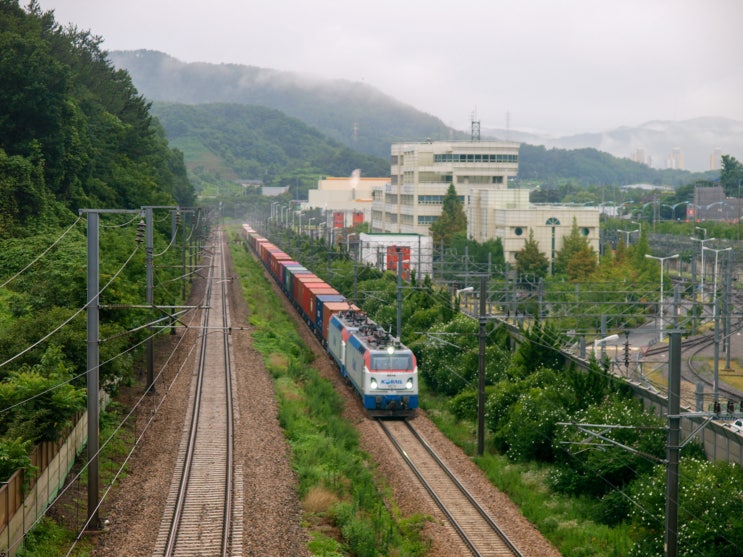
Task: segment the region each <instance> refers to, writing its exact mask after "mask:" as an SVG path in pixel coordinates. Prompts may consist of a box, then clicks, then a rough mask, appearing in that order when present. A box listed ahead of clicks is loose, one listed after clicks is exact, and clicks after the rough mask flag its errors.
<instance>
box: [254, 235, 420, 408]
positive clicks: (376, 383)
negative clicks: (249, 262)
mask: <svg viewBox="0 0 743 557" xmlns="http://www.w3.org/2000/svg"><path fill="white" fill-rule="evenodd" d="M242 235H243V239H244V241H245V242H246V243H247V245H248V246H249V247H250V249H251V250H252V251H253V253H254V254H255V255H256V257H258V259H260V260H261V261H262V263H263V265H264V266H265V267H266V269H267V270H268V273H269V274H270V275H271V277H272V278H273V280H274V281H276V283H277V284H278V285H279V287H280V288H281V290H282V291H283V292H284V294H285V295H286V296H287V298H288V299H289V300H290V301H291V303H292V305H293V306H294V307H295V308H296V310H297V311H298V312H299V314H300V315H301V316H302V319H303V320H304V321H305V323H306V324H307V325H308V326H309V328H310V329H311V330H312V332H313V333H314V334H315V336H317V338H318V339H319V340H320V342H321V343H322V345H323V347H324V348H325V349H326V350H327V352H328V354H329V355H330V356H331V358H332V359H333V360H334V361H335V363H336V364H337V365H338V368H339V369H340V373H341V376H342V377H344V378H345V379H346V380H347V381H348V382H349V383H350V384H351V386H352V388H353V389H354V390H355V391H356V393H357V394H358V395H359V397H360V398H361V401H362V404H363V406H364V409H365V411H366V413H367V414H368V415H369V416H372V417H412V416H414V415H415V410H416V409H417V408H418V366H417V363H416V359H415V355H414V354H413V352H412V350H410V349H409V348H407V347H406V346H404V345H403V344H402V343H401V342H400V340H399V339H398V338H395V337H393V336H392V335H390V334H389V333H388V332H386V331H385V330H384V328H383V327H380V326H379V325H377V324H376V323H374V322H373V321H372V320H371V319H369V318H368V316H366V314H364V312H362V311H361V310H360V309H359V308H358V307H356V306H355V305H354V304H352V303H351V302H350V301H349V300H347V299H346V298H345V297H344V296H343V295H342V294H341V293H340V292H338V291H337V290H335V289H334V288H333V287H332V286H330V285H329V284H327V283H326V282H325V281H323V280H322V279H321V278H319V277H318V276H317V275H315V274H313V273H312V272H311V271H310V270H308V269H306V268H305V267H303V266H302V265H301V264H300V263H298V262H297V261H294V260H293V259H292V257H291V256H289V255H288V254H286V253H284V252H283V251H282V250H281V249H280V248H278V247H277V246H276V245H274V244H272V243H271V242H269V241H268V240H267V239H266V238H264V237H263V236H261V235H260V234H259V233H258V232H257V231H255V230H253V228H252V227H251V226H250V225H248V224H243V227H242Z"/></svg>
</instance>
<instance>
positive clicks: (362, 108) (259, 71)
mask: <svg viewBox="0 0 743 557" xmlns="http://www.w3.org/2000/svg"><path fill="white" fill-rule="evenodd" d="M108 55H109V58H110V60H111V62H112V63H113V64H114V65H115V66H117V67H119V68H123V69H126V70H127V71H128V72H129V74H130V75H131V77H132V81H133V82H134V85H135V86H136V87H137V89H138V91H139V92H140V93H141V94H142V95H144V96H145V97H146V98H147V99H149V100H151V101H164V102H178V103H184V104H207V103H236V104H251V105H259V106H264V107H268V108H273V109H276V110H280V111H281V112H283V113H285V114H287V115H288V116H293V117H295V118H299V119H300V120H302V121H304V122H305V123H307V124H309V125H310V126H313V127H315V128H317V129H318V130H320V131H322V132H323V133H324V134H326V135H327V136H328V137H330V138H332V139H335V140H336V141H339V142H340V143H342V144H344V145H347V146H349V147H351V148H353V149H355V150H357V151H360V152H362V153H366V154H369V155H374V156H378V157H384V158H389V155H390V147H389V146H390V144H391V143H394V142H399V141H420V140H423V139H425V138H432V139H444V138H449V137H453V136H460V137H461V132H454V130H451V129H450V128H448V127H447V126H446V125H445V124H444V123H443V122H442V121H441V120H440V119H438V118H436V117H434V116H431V115H430V114H425V113H424V112H421V111H419V110H417V109H415V108H414V107H412V106H408V105H406V104H404V103H402V102H400V101H398V100H396V99H394V98H392V97H390V96H388V95H385V94H384V93H382V92H380V91H378V90H377V89H374V88H373V87H370V86H369V85H365V84H362V83H355V82H351V81H344V80H323V79H319V78H316V77H312V76H306V75H301V74H296V73H290V72H281V71H277V70H271V69H265V68H258V67H254V66H243V65H237V64H207V63H201V62H197V63H185V62H181V61H180V60H177V59H175V58H173V57H172V56H169V55H167V54H164V53H162V52H157V51H152V50H135V51H111V52H109V53H108ZM390 122H393V123H394V125H393V126H391V125H390Z"/></svg>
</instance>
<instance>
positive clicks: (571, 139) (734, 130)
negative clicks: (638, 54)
mask: <svg viewBox="0 0 743 557" xmlns="http://www.w3.org/2000/svg"><path fill="white" fill-rule="evenodd" d="M482 133H483V135H487V136H493V137H501V138H506V137H508V138H509V139H510V140H512V141H521V142H524V143H529V144H531V145H544V146H545V147H547V148H551V147H556V148H560V149H584V148H592V149H597V150H599V151H603V152H605V153H609V154H611V155H614V156H615V157H619V158H632V156H633V155H634V154H635V153H637V152H638V150H642V151H643V152H644V155H645V156H646V157H647V158H648V164H649V165H650V166H651V167H652V168H657V169H665V168H667V164H666V163H667V159H668V157H669V156H670V155H671V152H672V151H673V149H680V150H681V155H682V157H683V169H685V170H691V171H696V172H704V171H707V170H710V156H712V154H713V153H714V151H715V149H717V148H719V149H720V150H721V154H722V155H732V156H734V157H735V158H736V159H738V160H743V122H738V121H737V120H731V119H729V118H721V117H704V118H694V119H692V120H683V121H679V122H675V121H674V122H672V121H661V120H654V121H651V122H646V123H644V124H642V125H640V126H637V127H629V126H622V127H620V128H617V129H615V130H610V131H605V132H599V133H583V134H577V135H571V136H566V137H548V136H544V135H537V134H530V133H523V132H519V131H515V130H504V129H484V130H483V131H482ZM640 162H642V161H640Z"/></svg>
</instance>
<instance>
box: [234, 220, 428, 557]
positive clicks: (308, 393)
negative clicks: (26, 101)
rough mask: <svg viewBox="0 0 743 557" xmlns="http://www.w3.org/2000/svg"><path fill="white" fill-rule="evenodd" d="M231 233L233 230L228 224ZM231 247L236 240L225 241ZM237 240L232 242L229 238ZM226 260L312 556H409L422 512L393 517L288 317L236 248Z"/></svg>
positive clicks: (258, 270) (419, 546) (416, 544)
mask: <svg viewBox="0 0 743 557" xmlns="http://www.w3.org/2000/svg"><path fill="white" fill-rule="evenodd" d="M231 234H233V235H236V231H234V230H232V231H231ZM233 245H236V244H233ZM237 245H239V244H237ZM232 258H233V262H234V264H235V267H236V271H237V273H238V276H239V277H240V282H241V285H242V289H243V294H244V297H245V299H246V301H247V303H248V305H249V307H250V312H251V315H250V323H251V325H252V326H253V329H254V330H253V339H254V343H253V345H254V347H255V348H256V349H257V350H258V351H259V352H260V353H261V354H262V356H263V361H264V363H265V365H266V367H267V369H268V370H269V371H270V373H271V374H272V376H273V378H274V384H275V392H276V397H277V400H278V404H279V416H278V417H279V423H280V424H281V427H282V428H283V429H284V432H285V435H286V438H287V440H288V442H289V445H290V447H291V451H292V465H293V467H294V469H295V470H296V472H297V477H298V480H299V486H298V490H299V496H300V499H301V501H302V507H303V510H304V524H305V526H306V527H307V528H308V530H309V531H310V535H311V538H312V541H311V542H310V543H309V545H308V547H309V549H310V551H312V552H313V554H315V555H323V556H335V555H337V556H346V555H349V554H350V555H355V556H358V557H377V556H381V555H385V556H386V555H394V556H396V557H404V556H409V557H416V556H419V555H424V554H425V552H426V551H427V550H428V547H429V544H428V543H427V542H426V540H423V539H422V538H421V532H422V528H423V525H424V524H425V517H418V516H416V517H400V516H398V514H397V513H396V512H395V511H394V510H390V508H391V507H393V503H392V502H391V501H389V498H386V497H385V495H384V494H383V493H382V492H381V491H380V489H385V487H386V486H384V485H382V486H379V485H378V484H377V476H378V475H377V474H376V473H375V465H374V462H373V461H371V460H370V459H369V458H368V455H366V454H364V453H363V452H362V451H361V450H360V449H359V439H358V432H357V431H356V429H355V428H354V427H353V426H352V425H351V424H349V423H348V422H347V421H346V420H345V419H344V418H343V416H342V411H343V402H342V399H341V398H340V395H339V394H338V393H337V392H336V391H335V389H334V388H333V386H332V384H331V383H330V382H329V381H327V380H325V379H323V378H322V377H320V375H319V373H318V372H317V370H316V369H315V368H313V367H312V365H311V364H312V361H313V359H314V353H313V352H312V351H311V350H310V349H309V348H308V347H307V346H305V345H304V343H303V342H302V340H301V337H300V336H299V334H298V332H297V329H296V325H295V322H294V321H293V320H292V319H290V318H289V316H288V315H287V314H286V313H285V312H284V311H283V310H282V309H281V303H280V300H279V299H278V297H277V296H276V295H275V293H274V291H273V290H272V289H271V288H270V286H269V284H268V281H267V279H266V278H265V276H264V274H263V267H262V266H261V265H260V264H259V263H258V262H256V261H255V259H253V257H252V256H251V255H250V254H249V253H247V252H246V251H245V250H244V249H234V250H233V254H232Z"/></svg>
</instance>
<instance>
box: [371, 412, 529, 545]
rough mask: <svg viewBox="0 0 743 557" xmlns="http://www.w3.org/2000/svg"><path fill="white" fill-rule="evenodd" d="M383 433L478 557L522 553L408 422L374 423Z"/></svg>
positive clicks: (465, 543)
mask: <svg viewBox="0 0 743 557" xmlns="http://www.w3.org/2000/svg"><path fill="white" fill-rule="evenodd" d="M377 423H378V424H379V426H380V427H381V428H382V430H383V431H384V433H385V434H386V435H387V437H388V438H389V439H390V441H391V442H392V444H393V445H394V447H395V448H396V449H397V451H398V452H399V453H400V455H401V456H402V458H403V460H405V462H406V463H407V464H408V466H409V467H410V469H411V470H412V471H413V474H414V475H415V476H416V477H417V478H418V480H419V481H420V482H421V484H422V485H423V487H424V488H425V489H426V491H428V493H429V495H430V496H431V498H432V499H433V500H434V502H435V503H436V505H437V506H438V507H439V509H441V511H442V512H443V513H444V515H445V516H446V519H447V521H448V522H449V523H450V524H451V526H452V527H453V528H454V529H455V530H456V532H457V534H458V535H459V537H460V538H461V540H462V542H463V543H464V545H465V546H466V547H467V549H468V550H469V551H470V552H471V553H472V555H475V556H477V557H481V556H482V557H485V556H495V557H502V556H509V557H522V553H521V552H520V551H519V550H518V549H517V548H516V546H515V545H514V544H513V542H512V541H511V540H510V539H509V538H508V537H507V536H506V534H505V533H504V532H503V530H502V529H501V528H500V527H499V526H498V525H497V524H496V523H495V521H494V520H493V519H492V518H491V517H490V515H489V514H488V513H487V512H486V511H485V510H484V509H483V508H482V506H481V505H480V504H478V502H477V501H476V500H475V498H474V497H473V496H472V495H470V493H469V492H468V491H467V490H466V489H465V487H464V486H463V485H462V484H461V483H460V482H459V480H457V478H456V477H455V476H454V474H453V473H452V472H451V471H450V470H449V468H448V466H447V465H446V464H445V463H444V462H443V461H442V460H441V459H440V458H439V457H438V456H437V455H436V453H435V452H434V451H433V449H432V448H431V447H430V446H429V445H428V443H427V442H426V441H425V440H424V439H423V438H422V437H421V436H420V434H419V433H418V432H417V431H416V430H415V428H414V427H413V426H412V425H411V424H410V422H408V421H407V420H377Z"/></svg>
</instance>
